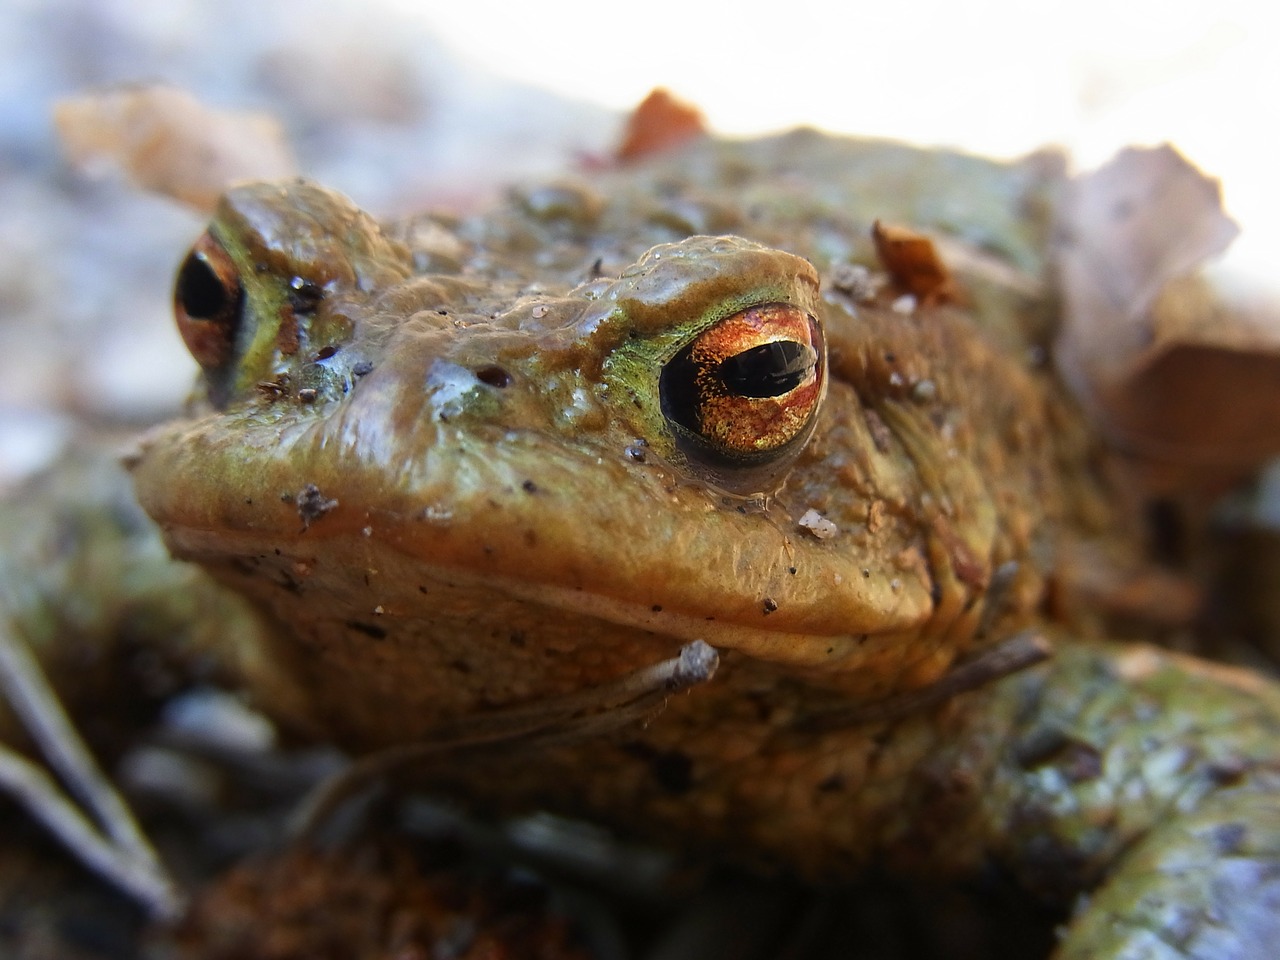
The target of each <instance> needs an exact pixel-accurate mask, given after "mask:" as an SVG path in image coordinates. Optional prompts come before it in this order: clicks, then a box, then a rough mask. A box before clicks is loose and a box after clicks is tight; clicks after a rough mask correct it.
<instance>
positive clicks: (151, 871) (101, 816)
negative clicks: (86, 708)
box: [0, 621, 181, 917]
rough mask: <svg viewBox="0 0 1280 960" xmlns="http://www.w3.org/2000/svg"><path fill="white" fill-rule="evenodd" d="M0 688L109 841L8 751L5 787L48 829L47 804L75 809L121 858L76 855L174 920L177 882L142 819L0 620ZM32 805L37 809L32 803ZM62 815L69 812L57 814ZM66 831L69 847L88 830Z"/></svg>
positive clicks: (91, 848)
mask: <svg viewBox="0 0 1280 960" xmlns="http://www.w3.org/2000/svg"><path fill="white" fill-rule="evenodd" d="M0 691H2V692H3V693H4V695H5V698H6V700H7V701H8V702H9V704H10V706H12V707H13V710H14V712H15V713H16V714H17V715H18V718H19V719H20V720H21V721H22V724H23V726H24V727H26V729H27V731H28V732H29V733H30V734H31V736H32V738H33V739H34V740H35V741H36V743H37V745H38V746H39V747H40V750H41V752H42V753H44V755H45V757H46V758H47V759H48V760H49V763H50V764H51V765H52V767H53V769H54V771H55V772H56V773H57V774H58V776H59V777H60V778H61V779H62V780H63V782H64V783H66V784H67V786H68V788H69V789H70V790H71V791H72V792H73V793H74V794H75V795H76V796H77V797H78V798H79V799H80V801H81V802H82V803H83V804H84V805H85V806H86V807H88V808H89V811H90V812H91V813H92V814H93V815H94V816H95V817H96V818H97V820H98V821H100V823H101V826H102V828H103V829H104V830H105V831H106V833H107V836H108V837H110V842H108V841H107V840H105V839H104V838H103V837H102V836H101V834H100V833H99V832H98V830H97V828H95V827H94V826H93V825H92V824H91V823H90V821H89V820H88V819H86V818H85V817H84V816H83V815H82V814H81V813H80V812H79V811H77V810H76V808H75V807H74V806H73V805H71V804H70V803H68V802H67V801H66V800H65V799H63V797H62V793H61V791H60V790H59V789H58V787H57V785H56V784H55V783H54V782H53V781H52V780H50V779H49V778H48V777H44V778H43V784H44V785H40V783H39V782H38V781H33V780H30V778H29V777H27V776H25V775H24V774H23V773H22V772H21V767H20V766H15V765H14V761H15V760H17V761H21V763H23V764H27V765H28V766H30V764H28V763H27V761H25V760H24V759H23V758H22V757H21V756H20V755H18V754H15V753H13V752H12V751H11V750H8V749H7V748H5V750H4V753H5V755H6V757H5V759H6V761H7V762H8V763H9V764H10V766H9V768H8V769H9V773H10V775H11V776H13V777H16V779H6V780H5V782H4V785H5V786H9V787H11V788H12V789H13V790H14V791H15V795H16V796H17V797H18V799H19V800H22V801H23V804H24V806H26V807H27V809H28V810H29V811H30V812H31V813H32V814H33V815H35V816H36V817H37V818H39V819H40V820H41V821H43V822H45V823H46V824H48V823H49V821H48V819H47V818H46V817H45V816H44V815H43V813H42V810H41V805H48V806H49V807H50V808H54V807H58V806H59V805H60V806H63V807H65V808H66V809H67V810H70V811H71V812H72V813H73V815H74V817H75V818H76V819H78V820H79V821H80V823H81V825H82V826H83V827H84V829H85V830H87V831H89V832H90V833H91V834H92V836H93V837H94V838H96V839H97V840H98V841H99V842H100V843H101V844H103V845H104V846H105V847H106V848H107V849H109V850H111V851H113V854H114V858H115V859H116V860H118V861H119V862H118V864H116V865H115V866H113V867H111V868H109V869H104V868H103V866H102V862H103V861H102V851H101V850H99V849H98V847H97V845H96V844H94V843H89V844H88V846H85V847H78V846H76V845H75V844H74V843H73V844H72V845H71V850H72V852H73V853H75V854H76V855H77V856H79V857H80V858H81V860H83V861H84V862H85V863H86V865H88V866H90V867H92V868H93V869H95V870H99V871H100V872H102V873H103V874H104V875H106V876H108V878H109V879H112V880H114V881H116V882H120V878H121V877H132V878H134V879H132V880H130V881H128V882H127V883H121V886H123V887H125V889H127V890H128V891H129V892H130V893H131V894H132V895H135V896H138V897H139V899H141V900H142V901H143V903H144V904H145V905H146V907H147V909H148V910H150V911H151V912H152V913H153V914H154V915H156V916H159V917H173V916H176V915H177V914H178V913H179V912H180V909H181V897H180V896H179V895H178V893H177V887H176V885H175V884H174V883H173V882H172V881H171V880H170V879H169V878H168V876H167V874H166V872H165V869H164V867H163V866H162V865H161V863H160V858H159V857H158V856H157V854H156V852H155V850H154V849H153V848H152V847H151V845H150V843H148V842H147V839H146V837H145V836H143V833H142V830H141V828H140V827H139V826H138V824H137V821H135V820H134V819H133V815H132V813H130V811H129V808H128V805H127V804H126V803H125V802H124V800H123V798H122V797H121V796H120V795H119V794H118V793H117V792H116V791H115V789H114V788H113V787H112V786H111V783H110V781H108V780H107V778H106V776H105V775H104V774H103V773H102V771H101V770H100V769H99V768H98V765H97V763H96V762H95V761H94V759H93V756H92V755H91V754H90V753H89V750H88V748H87V747H86V746H85V745H84V741H82V740H81V739H80V736H79V734H77V733H76V730H75V727H74V726H73V725H72V723H71V721H70V719H69V718H68V717H67V715H66V713H65V712H64V711H63V709H62V706H61V704H60V703H59V702H58V697H57V694H56V693H54V691H53V689H52V688H51V687H50V686H49V684H48V681H46V680H45V678H44V674H43V672H42V671H41V670H40V665H39V664H38V663H37V662H36V660H35V658H34V657H33V656H32V655H31V653H30V651H29V650H28V649H27V647H26V644H25V643H24V642H22V640H20V639H19V638H18V637H17V636H15V635H14V634H13V633H12V631H10V630H9V628H8V627H7V625H6V624H5V623H4V622H2V621H0ZM33 804H35V805H34V806H33ZM58 816H59V817H60V818H62V817H64V813H59V814H58ZM59 823H60V824H61V826H60V827H58V828H56V829H55V828H54V827H53V826H52V825H51V829H55V832H58V835H59V836H60V837H62V838H63V839H64V840H67V842H70V839H69V838H70V837H72V836H75V837H76V838H77V841H76V842H86V841H85V840H84V837H85V834H84V831H83V830H79V829H78V828H73V827H71V826H70V821H68V820H65V819H60V820H59Z"/></svg>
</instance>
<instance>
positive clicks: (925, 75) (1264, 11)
mask: <svg viewBox="0 0 1280 960" xmlns="http://www.w3.org/2000/svg"><path fill="white" fill-rule="evenodd" d="M384 2H387V3H389V4H390V5H392V6H394V7H397V8H399V9H401V10H402V11H404V12H406V13H411V14H413V15H415V16H417V17H419V18H421V19H422V20H423V21H424V22H425V23H427V24H429V25H430V26H431V27H432V28H433V29H435V30H436V31H438V33H439V34H440V36H441V38H442V39H443V40H444V41H445V43H446V44H447V45H448V46H450V47H452V48H453V49H454V50H456V51H457V52H459V53H460V54H463V55H464V56H465V57H466V58H467V59H469V60H472V61H474V62H476V63H478V64H482V65H483V66H484V68H485V69H487V70H490V71H493V72H496V73H499V74H503V75H507V76H510V77H515V78H519V79H521V80H525V81H529V82H532V83H535V84H538V85H540V86H543V87H546V88H549V89H552V90H556V91H558V92H561V93H563V94H565V95H567V96H572V97H578V98H583V99H590V100H595V101H598V102H601V103H604V104H607V105H610V106H614V107H618V108H625V107H627V106H629V105H632V104H634V103H635V102H637V101H638V100H639V99H640V98H641V97H642V96H643V95H644V94H645V92H646V91H648V90H649V89H650V88H651V87H653V86H655V85H659V84H661V85H665V86H668V87H670V88H671V89H673V90H674V91H676V92H677V93H678V94H680V95H682V96H684V97H686V98H688V99H690V100H692V101H693V102H695V103H696V104H698V105H699V106H700V107H702V109H703V110H704V111H705V112H706V114H707V116H708V117H709V119H710V121H711V124H712V126H713V127H714V128H715V129H716V130H718V131H721V132H726V133H749V132H759V131H764V130H771V129H777V128H779V127H786V126H791V125H794V124H797V123H809V124H816V125H819V126H822V127H825V128H828V129H833V130H841V131H848V132H858V133H867V134H877V135H886V136H893V137H902V138H906V139H910V140H915V141H920V142H926V143H945V144H951V145H957V146H962V147H965V148H968V149H971V150H975V151H979V152H983V153H989V154H997V155H1013V154H1017V153H1021V152H1024V151H1027V150H1030V149H1033V148H1035V147H1037V146H1039V145H1042V144H1046V143H1057V144H1062V145H1065V146H1068V147H1069V148H1070V149H1071V151H1072V153H1073V155H1074V156H1075V157H1076V158H1077V161H1078V163H1079V164H1080V165H1081V166H1093V165H1096V164H1098V163H1100V162H1102V161H1103V160H1105V159H1106V157H1107V156H1109V155H1110V154H1111V153H1112V152H1114V151H1115V150H1116V149H1117V148H1118V147H1120V146H1123V145H1125V144H1127V143H1159V142H1162V141H1165V140H1168V141H1172V142H1173V143H1175V144H1176V145H1177V146H1178V147H1179V148H1180V149H1182V150H1183V151H1184V152H1185V153H1186V154H1187V155H1188V156H1189V157H1191V158H1192V159H1193V160H1194V161H1195V162H1196V163H1197V164H1198V165H1199V166H1201V168H1202V169H1204V170H1205V171H1207V172H1209V173H1211V174H1213V175H1215V176H1218V177H1220V178H1221V179H1222V180H1223V181H1224V184H1225V188H1226V196H1227V205H1228V208H1229V210H1230V211H1231V212H1232V213H1233V214H1234V215H1235V216H1236V217H1237V219H1239V220H1240V221H1241V222H1243V223H1244V224H1245V225H1246V227H1247V230H1246V238H1245V240H1244V241H1242V242H1241V243H1239V244H1237V247H1238V249H1237V250H1236V256H1237V258H1238V259H1240V260H1241V261H1248V262H1251V263H1252V265H1253V266H1254V267H1255V268H1256V269H1264V270H1266V269H1268V268H1269V265H1270V264H1271V263H1274V262H1275V260H1276V253H1277V251H1280V188H1278V187H1277V160H1276V152H1277V146H1280V128H1278V127H1277V121H1276V118H1277V114H1278V112H1280V111H1278V110H1277V107H1278V105H1280V104H1278V101H1280V6H1277V5H1275V4H1271V3H1262V2H1249V0H1222V2H1213V3H1158V2H1150V0H1141V2H1125V0H1074V2H1070V3H1063V2H1052V3H1037V2H1034V0H951V2H946V3H929V2H905V3H904V2H892V0H881V2H878V3H856V2H855V3H847V2H842V3H820V2H815V0H775V2H773V3H769V4H760V3H724V2H721V3H714V4H703V3H699V2H696V0H638V2H632V3H629V4H626V5H618V4H609V3H607V2H605V0H591V2H587V0H540V2H535V3H529V4H519V5H517V4H513V3H511V2H510V0H465V2H457V0H451V2H426V3H423V2H414V0H384Z"/></svg>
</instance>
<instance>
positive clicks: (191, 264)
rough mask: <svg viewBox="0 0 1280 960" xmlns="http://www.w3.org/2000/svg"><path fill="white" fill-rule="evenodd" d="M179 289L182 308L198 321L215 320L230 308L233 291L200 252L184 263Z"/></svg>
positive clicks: (179, 279)
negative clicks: (230, 290)
mask: <svg viewBox="0 0 1280 960" xmlns="http://www.w3.org/2000/svg"><path fill="white" fill-rule="evenodd" d="M177 286H178V300H179V301H180V302H181V304H182V309H183V310H185V311H186V314H187V316H189V317H192V318H194V319H196V320H216V319H218V318H220V317H222V316H223V315H224V314H225V312H226V310H227V309H228V308H229V307H230V306H231V295H230V292H229V291H228V290H227V288H226V287H225V286H223V284H222V281H221V280H219V279H218V275H217V274H216V273H214V272H213V268H212V267H211V266H209V264H208V263H207V262H206V261H205V259H204V257H202V256H201V255H200V254H198V253H192V254H191V255H190V256H189V257H187V259H186V261H185V262H184V263H183V264H182V269H181V270H179V271H178V285H177Z"/></svg>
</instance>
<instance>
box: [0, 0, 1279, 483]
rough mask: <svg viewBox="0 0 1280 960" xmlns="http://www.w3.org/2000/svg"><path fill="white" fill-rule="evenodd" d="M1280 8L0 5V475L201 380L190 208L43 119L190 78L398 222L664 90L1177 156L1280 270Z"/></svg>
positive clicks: (577, 158) (1247, 253)
mask: <svg viewBox="0 0 1280 960" xmlns="http://www.w3.org/2000/svg"><path fill="white" fill-rule="evenodd" d="M1278 22H1280V13H1277V12H1275V11H1274V9H1273V8H1269V7H1267V6H1266V5H1263V4H1257V3H1252V2H1246V0H1221V2H1216V3H1212V4H1209V3H1203V4H1189V5H1188V4H1183V5H1179V7H1178V9H1177V12H1176V14H1175V13H1173V12H1172V10H1171V9H1170V8H1168V7H1167V6H1166V5H1162V4H1158V3H1154V2H1131V3H1124V4H1117V3H1114V2H1104V0H1076V2H1072V3H1041V4H1026V3H1020V2H1016V0H987V2H982V0H974V2H970V3H966V4H953V3H946V4H944V3H938V4H928V3H925V4H921V3H916V4H877V5H865V4H846V5H835V4H826V3H819V2H813V0H792V2H790V3H786V4H771V5H769V6H768V7H765V6H763V5H753V4H742V5H736V6H734V7H732V8H731V11H730V12H726V10H724V9H720V10H713V9H712V8H711V6H710V5H707V6H705V7H704V6H702V5H698V4H695V3H689V2H688V0H685V2H679V0H647V2H645V3H644V4H637V5H633V6H629V7H609V6H607V5H601V4H598V3H595V4H591V3H586V2H582V0H561V2H553V0H544V2H541V3H538V4H536V5H530V6H529V7H528V8H527V9H526V8H524V7H521V8H513V7H512V6H511V5H510V4H506V3H499V2H497V0H468V2H467V3H436V2H413V0H382V3H381V4H379V5H374V4H370V3H358V2H355V0H323V2H303V0H281V2H276V3H270V4H265V3H261V2H256V0H222V2H218V3H211V2H198V0H9V2H8V3H6V4H5V5H3V7H2V8H0V195H2V196H3V198H4V199H3V203H0V245H2V248H3V250H4V256H3V257H0V487H2V486H3V485H5V484H8V483H12V482H13V480H14V479H15V478H17V477H20V476H22V475H24V474H26V473H28V472H29V471H30V470H31V469H33V468H34V467H35V466H37V465H39V464H40V463H43V462H45V461H46V460H47V459H48V457H49V456H50V455H51V453H52V452H53V451H56V450H57V449H58V448H59V447H60V446H61V445H62V444H64V443H65V442H67V440H68V439H69V438H70V437H72V436H74V435H75V433H76V431H77V430H79V429H83V425H84V423H85V422H86V421H88V422H90V423H93V422H95V421H100V422H108V423H112V424H120V425H122V426H124V427H128V428H133V427H134V426H136V425H139V424H145V423H147V422H150V421H153V420H155V419H158V418H161V417H164V416H166V415H168V414H169V413H170V412H171V411H173V410H174V409H175V408H176V407H177V406H178V405H179V404H180V402H181V399H182V397H183V395H184V393H185V391H186V389H187V386H188V385H189V383H190V382H191V377H192V372H193V369H194V368H193V365H192V364H191V362H190V361H189V360H188V358H187V357H186V354H185V352H184V351H182V350H181V348H180V345H179V343H178V339H177V337H176V336H175V335H174V334H173V333H172V332H171V329H170V320H169V284H170V276H171V273H172V270H173V267H174V265H175V264H176V263H177V261H178V260H179V258H180V257H181V256H182V254H183V252H184V250H185V247H186V245H187V244H188V243H189V242H190V241H191V239H192V238H193V237H194V236H195V235H196V234H197V233H198V231H199V229H200V222H201V219H202V218H201V216H200V215H199V214H197V213H196V212H194V211H192V210H189V209H187V208H184V207H183V206H181V205H179V204H177V203H175V202H174V201H171V200H168V199H165V198H161V197H157V196H148V195H145V194H143V193H142V192H141V191H139V190H138V189H137V188H135V187H133V186H131V185H129V184H127V183H126V182H124V180H123V178H122V177H120V176H119V174H118V173H116V172H115V171H114V170H113V169H112V168H111V167H110V166H109V165H103V166H101V167H99V168H95V167H93V166H92V165H91V166H90V167H89V169H87V170H85V169H80V170H76V171H73V170H72V169H71V168H70V167H69V165H68V163H67V161H66V158H65V155H64V153H63V152H62V151H61V149H60V147H59V145H58V143H57V141H56V138H55V134H54V129H53V125H52V121H51V108H52V104H53V103H54V102H55V101H56V100H58V99H59V98H61V97H65V96H69V95H73V94H76V93H79V92H82V91H84V90H86V89H93V88H102V87H110V86H115V85H120V84H133V83H155V82H161V83H166V84H172V85H175V86H177V87H180V88H183V89H186V90H189V91H191V92H192V93H194V94H195V95H196V96H197V97H199V98H200V99H201V100H202V101H204V102H206V103H208V104H210V105H211V106H214V107H218V108H222V109H231V110H249V111H259V112H263V113H266V114H268V115H270V116H272V117H274V118H276V119H277V120H278V121H279V122H280V123H281V124H282V125H283V128H284V133H285V138H286V140H287V142H288V144H289V145H290V146H291V148H292V151H293V153H294V154H295V156H296V163H297V168H298V169H299V170H300V171H301V172H303V173H305V174H307V175H309V176H313V177H316V178H318V179H320V180H322V181H325V182H327V183H329V184H331V185H333V186H336V187H338V188H340V189H343V190H345V191H346V192H348V193H350V194H351V195H353V196H354V197H355V198H356V199H357V200H358V201H359V202H360V203H362V204H363V205H365V206H367V207H369V208H370V209H372V210H374V211H375V212H378V213H380V214H388V215H389V214H394V213H396V212H398V211H406V210H409V209H414V208H421V207H425V206H446V207H451V208H455V209H459V208H466V207H470V206H474V205H475V204H477V203H480V202H483V198H484V197H485V196H486V195H490V194H492V192H493V191H495V190H497V189H500V187H501V185H502V184H503V183H505V182H507V181H509V180H510V179H512V178H519V177H527V176H533V175H537V174H541V173H546V172H548V171H554V170H563V169H565V168H566V167H572V166H574V165H580V164H583V163H586V162H590V160H591V159H592V158H598V157H602V156H607V155H608V153H609V151H610V149H611V147H612V145H613V143H614V142H615V141H616V138H617V136H618V129H619V126H620V123H621V117H622V116H623V114H624V112H625V111H626V110H627V109H628V108H629V107H630V106H632V105H634V104H635V103H637V102H638V101H639V100H640V99H641V98H642V97H643V96H644V95H645V93H646V92H648V91H649V90H650V89H651V88H653V87H655V86H658V85H662V86H666V87H668V88H670V89H671V90H672V91H674V92H675V93H676V94H677V95H678V96H680V97H682V98H684V99H686V100H688V101H690V102H692V103H694V104H696V105H697V106H698V107H700V108H701V109H702V110H703V111H704V113H705V114H706V117H707V119H708V122H709V124H710V126H711V127H712V129H713V130H715V131H717V132H721V133H725V134H733V135H739V134H750V133H758V132H763V131H768V130H776V129H780V128H785V127H789V126H794V125H796V124H812V125H817V126H821V127H824V128H827V129H830V130H837V131H844V132H852V133H859V134H867V135H877V136H888V137H896V138H903V139H907V140H912V141H915V142H919V143H926V144H947V145H953V146H959V147H963V148H965V149H968V150H972V151H975V152H980V153H987V154H994V155H1000V156H1014V155H1017V154H1019V153H1023V152H1026V151H1029V150H1032V149H1034V148H1036V147H1039V146H1042V145H1045V144H1057V145H1061V146H1063V147H1065V148H1067V149H1068V150H1069V151H1070V152H1071V154H1072V155H1073V156H1074V157H1075V162H1076V164H1077V167H1090V166H1094V165H1096V164H1098V163H1100V162H1101V161H1103V160H1104V159H1106V157H1108V156H1109V155H1110V154H1111V153H1112V152H1114V150H1115V149H1116V148H1118V147H1119V146H1121V145H1124V144H1127V143H1159V142H1162V141H1165V140H1168V141H1172V142H1173V143H1175V144H1176V145H1177V146H1178V147H1179V148H1180V149H1181V150H1183V151H1184V152H1185V153H1186V154H1187V155H1188V156H1189V157H1190V158H1192V159H1193V160H1194V161H1195V162H1196V163H1197V164H1199V165H1200V166H1201V167H1202V169H1204V170H1205V171H1207V172H1208V173H1210V174H1212V175H1214V176H1217V177H1220V178H1221V179H1222V180H1223V182H1224V186H1225V197H1226V205H1227V208H1228V210H1229V211H1230V212H1231V213H1232V214H1233V215H1234V216H1235V217H1236V218H1237V219H1238V220H1239V221H1240V222H1241V223H1242V224H1243V226H1244V228H1245V233H1244V236H1243V238H1242V239H1241V240H1239V241H1238V242H1237V243H1236V245H1235V247H1234V248H1233V250H1232V252H1231V254H1230V256H1231V257H1232V259H1233V262H1234V263H1236V264H1237V265H1238V267H1239V269H1242V270H1246V271H1252V272H1254V273H1256V274H1260V275H1262V276H1268V275H1269V265H1270V264H1271V263H1273V262H1275V253H1276V252H1277V249H1278V248H1280V189H1278V188H1277V185H1276V181H1275V177H1274V175H1273V173H1272V170H1273V167H1274V161H1273V158H1272V155H1271V153H1270V149H1271V144H1272V140H1273V139H1274V137H1273V127H1272V125H1271V124H1270V123H1269V122H1268V121H1269V119H1270V113H1271V110H1270V107H1271V106H1272V104H1273V103H1274V97H1275V95H1276V94H1277V93H1278V92H1280V59H1278V58H1276V57H1275V56H1274V51H1273V49H1272V48H1273V38H1274V36H1275V35H1276V27H1277V25H1278Z"/></svg>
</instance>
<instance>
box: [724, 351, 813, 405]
mask: <svg viewBox="0 0 1280 960" xmlns="http://www.w3.org/2000/svg"><path fill="white" fill-rule="evenodd" d="M817 362H818V355H817V353H815V352H814V350H813V348H812V347H810V346H808V345H807V344H803V343H799V342H797V341H795V340H775V341H773V342H772V343H762V344H760V346H758V347H751V348H750V349H749V350H743V351H742V352H741V353H735V354H734V355H733V356H732V357H728V358H726V359H725V360H724V361H722V362H721V364H720V379H721V381H722V382H723V383H724V385H725V386H726V387H728V388H729V390H730V391H731V392H732V393H735V394H737V395H738V396H740V397H753V398H764V397H780V396H782V395H783V394H785V393H789V392H790V391H792V390H794V389H795V388H796V387H798V386H800V384H801V383H803V382H804V380H805V377H807V376H808V375H809V374H810V372H811V371H812V370H813V368H814V366H816V365H817Z"/></svg>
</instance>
